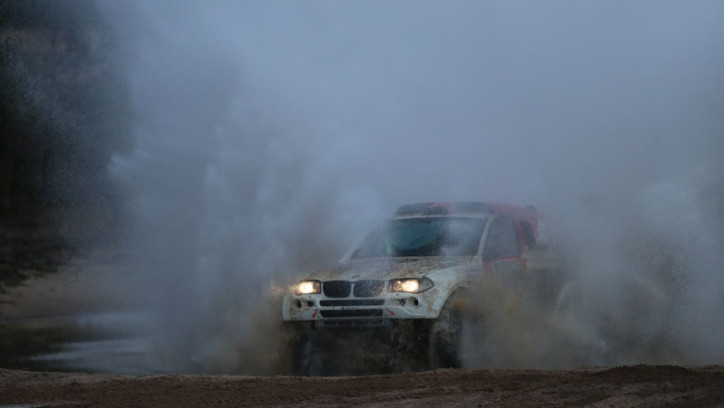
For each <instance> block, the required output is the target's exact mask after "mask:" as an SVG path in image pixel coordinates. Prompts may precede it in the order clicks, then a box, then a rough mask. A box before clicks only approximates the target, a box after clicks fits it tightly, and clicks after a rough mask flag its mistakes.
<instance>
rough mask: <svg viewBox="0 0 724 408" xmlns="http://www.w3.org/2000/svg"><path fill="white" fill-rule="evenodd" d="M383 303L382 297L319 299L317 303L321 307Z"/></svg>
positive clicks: (377, 304) (376, 304) (378, 304)
mask: <svg viewBox="0 0 724 408" xmlns="http://www.w3.org/2000/svg"><path fill="white" fill-rule="evenodd" d="M384 303H385V300H384V299H343V300H321V301H320V302H319V305H320V306H322V307H334V306H381V305H383V304H384Z"/></svg>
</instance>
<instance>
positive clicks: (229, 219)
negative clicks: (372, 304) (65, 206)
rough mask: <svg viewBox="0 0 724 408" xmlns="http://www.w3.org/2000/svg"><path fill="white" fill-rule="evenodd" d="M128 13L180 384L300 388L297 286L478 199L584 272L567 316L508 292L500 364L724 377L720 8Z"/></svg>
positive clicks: (156, 256)
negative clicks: (400, 210)
mask: <svg viewBox="0 0 724 408" xmlns="http://www.w3.org/2000/svg"><path fill="white" fill-rule="evenodd" d="M116 3H117V2H101V6H102V9H103V10H104V12H105V13H106V15H107V16H108V17H109V20H110V21H113V22H114V25H115V29H116V32H117V33H118V36H119V38H120V39H121V40H122V42H123V43H124V44H125V49H124V52H123V56H124V58H123V61H122V63H123V64H124V66H125V69H126V71H127V74H128V76H129V81H130V83H131V86H132V94H133V100H134V106H135V112H136V114H135V118H136V120H135V148H134V150H133V152H132V153H131V154H128V155H122V156H117V157H116V158H115V159H114V161H113V164H112V171H113V173H114V175H115V177H116V179H117V180H119V182H120V183H122V184H123V185H124V186H125V188H126V191H127V195H128V208H129V214H130V215H131V219H130V220H129V222H130V223H131V224H132V225H133V233H132V234H131V239H130V240H129V241H130V242H131V243H130V244H129V246H130V249H131V250H130V253H131V254H132V256H133V259H134V260H135V261H136V269H137V274H138V282H139V285H138V286H139V290H142V291H144V292H145V294H146V297H147V298H148V305H149V306H148V307H149V309H150V310H151V311H152V312H153V313H154V315H155V316H156V319H155V320H154V324H153V325H152V326H153V329H152V330H151V331H152V334H153V335H154V338H155V342H154V344H155V347H156V348H155V350H156V351H157V353H158V355H159V358H160V359H161V361H163V362H164V363H165V367H166V369H168V370H185V371H224V372H247V373H275V372H282V371H283V370H282V369H281V368H280V367H281V366H282V362H283V360H284V349H283V347H282V346H281V344H282V343H283V342H284V338H283V337H284V332H283V330H280V327H281V322H280V316H279V315H280V312H279V307H280V306H279V305H280V302H279V296H280V293H281V291H283V290H284V287H285V284H286V283H287V282H289V281H290V280H293V279H294V278H295V277H297V276H300V275H303V273H304V271H305V270H308V269H310V268H313V267H319V266H321V265H323V264H325V263H328V262H333V261H334V260H335V259H336V258H338V257H339V256H341V255H342V253H343V252H344V250H345V249H346V247H347V246H349V245H350V244H351V243H352V241H353V240H354V239H355V238H356V237H358V236H359V235H360V234H362V233H364V232H365V231H366V230H368V229H370V226H371V225H372V224H371V223H372V222H373V221H374V220H376V219H379V218H380V217H382V216H383V215H384V214H385V212H386V211H390V210H391V209H392V208H394V206H396V205H398V204H400V203H405V202H416V201H428V200H450V201H452V200H461V199H463V200H470V199H474V200H490V201H499V202H500V201H502V202H506V201H508V202H512V203H518V204H522V205H527V204H535V205H536V206H537V207H539V208H542V209H545V210H547V212H549V213H551V214H554V215H557V216H558V218H560V219H561V222H562V223H563V224H564V225H566V226H567V227H568V228H569V229H570V232H571V235H572V236H573V237H575V242H576V247H575V252H576V254H577V258H578V262H579V264H578V267H577V268H576V270H575V277H576V279H575V282H576V285H575V287H574V290H571V291H570V292H571V295H570V296H569V297H568V298H566V299H563V300H562V302H564V304H563V306H561V307H560V308H559V309H558V310H557V312H556V313H555V314H553V315H550V316H547V315H546V316H545V317H544V318H542V319H541V318H540V316H537V315H536V314H535V313H534V312H535V310H534V309H531V308H530V307H526V306H525V302H524V301H521V298H520V297H519V296H518V297H516V296H515V294H499V295H496V296H488V297H486V299H488V302H487V303H486V305H483V306H481V308H484V309H485V310H488V311H489V313H488V315H489V316H491V317H490V318H489V320H488V322H489V323H490V324H491V326H490V327H495V328H496V329H495V330H487V332H488V333H489V336H488V338H487V340H486V341H488V342H489V347H490V349H491V350H495V353H493V355H492V357H491V356H488V357H486V358H487V360H485V361H486V363H485V364H487V365H493V366H504V367H531V366H536V367H540V366H543V367H570V366H580V365H595V364H619V363H636V362H677V363H721V362H722V361H724V347H722V344H724V342H721V341H720V340H721V339H722V338H724V324H722V320H721V318H720V317H718V315H717V311H718V310H722V307H723V306H724V300H723V299H724V296H722V290H723V289H722V288H724V274H722V273H721V265H722V264H724V262H723V261H724V259H722V254H723V253H724V251H722V249H724V248H723V246H724V242H723V240H722V233H723V232H724V228H723V227H722V225H724V219H723V218H722V212H723V211H722V206H723V205H724V204H723V203H724V189H723V187H722V185H723V184H722V182H723V181H724V171H722V170H723V169H722V166H721V163H720V160H719V158H718V153H719V152H721V151H724V142H722V140H724V138H722V134H723V133H724V120H723V119H722V115H721V114H720V113H721V112H720V111H721V109H720V107H721V106H722V103H724V95H722V93H721V91H720V90H721V89H722V85H723V84H722V81H721V76H720V72H721V71H722V69H723V68H724V52H722V51H724V50H723V48H724V28H722V26H721V24H719V23H720V22H719V21H718V19H717V18H716V16H717V15H721V12H722V11H724V10H722V7H723V6H722V4H720V3H717V2H698V3H696V4H695V5H691V4H687V5H679V4H676V3H665V4H661V3H659V2H638V3H636V4H634V5H632V4H629V3H627V2H601V3H582V4H576V5H571V4H569V3H565V4H564V3H557V2H553V3H551V2H546V3H535V2H531V3H515V4H511V3H509V2H482V3H481V2H476V1H460V2H454V3H440V2H433V1H414V2H413V1H409V2H408V1H401V2H394V3H389V2H383V1H366V2H316V1H311V2H303V3H299V2H283V3H279V2H226V1H218V2H203V3H202V2H181V3H179V2H175V1H174V2H170V1H161V2H123V3H122V4H116ZM490 300H494V301H490ZM490 333H492V334H490ZM473 363H474V362H473ZM481 364H482V363H481ZM472 365H475V364H472Z"/></svg>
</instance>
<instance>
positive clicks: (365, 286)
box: [354, 280, 385, 297]
mask: <svg viewBox="0 0 724 408" xmlns="http://www.w3.org/2000/svg"><path fill="white" fill-rule="evenodd" d="M384 288H385V281H381V280H363V281H357V282H355V283H354V296H355V297H372V296H377V295H379V294H380V293H382V290H383V289H384Z"/></svg>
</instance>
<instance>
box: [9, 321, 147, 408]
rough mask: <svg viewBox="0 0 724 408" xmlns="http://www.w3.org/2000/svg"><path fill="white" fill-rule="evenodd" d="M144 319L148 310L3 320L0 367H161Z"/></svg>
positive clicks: (133, 370)
mask: <svg viewBox="0 0 724 408" xmlns="http://www.w3.org/2000/svg"><path fill="white" fill-rule="evenodd" d="M145 324H146V318H145V316H144V315H142V314H139V313H99V314H87V315H76V316H53V317H40V318H32V319H15V320H7V319H6V320H0V349H4V352H2V351H0V367H4V368H13V369H25V370H42V371H83V372H107V373H117V374H153V373H158V372H159V370H157V369H154V366H156V367H158V366H159V365H158V364H155V363H156V361H155V359H154V358H153V356H152V353H151V342H150V341H149V340H148V339H147V338H145V337H144V336H143V335H142V333H143V332H144V330H143V329H144V327H145ZM46 405H47V404H46ZM39 406H43V405H42V404H41V405H39ZM0 408H3V407H0Z"/></svg>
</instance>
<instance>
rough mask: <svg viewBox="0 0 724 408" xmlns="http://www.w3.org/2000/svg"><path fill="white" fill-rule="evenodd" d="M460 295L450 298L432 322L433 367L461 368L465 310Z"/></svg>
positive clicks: (431, 353)
mask: <svg viewBox="0 0 724 408" xmlns="http://www.w3.org/2000/svg"><path fill="white" fill-rule="evenodd" d="M459 303H460V299H459V296H454V297H451V298H450V299H448V301H447V303H446V304H445V307H443V309H442V311H441V312H440V315H439V316H438V318H437V319H435V321H434V322H433V323H432V327H431V328H430V337H429V354H430V366H431V368H461V367H462V351H463V350H462V339H463V322H464V318H463V310H462V308H461V307H460V304H459Z"/></svg>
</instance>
